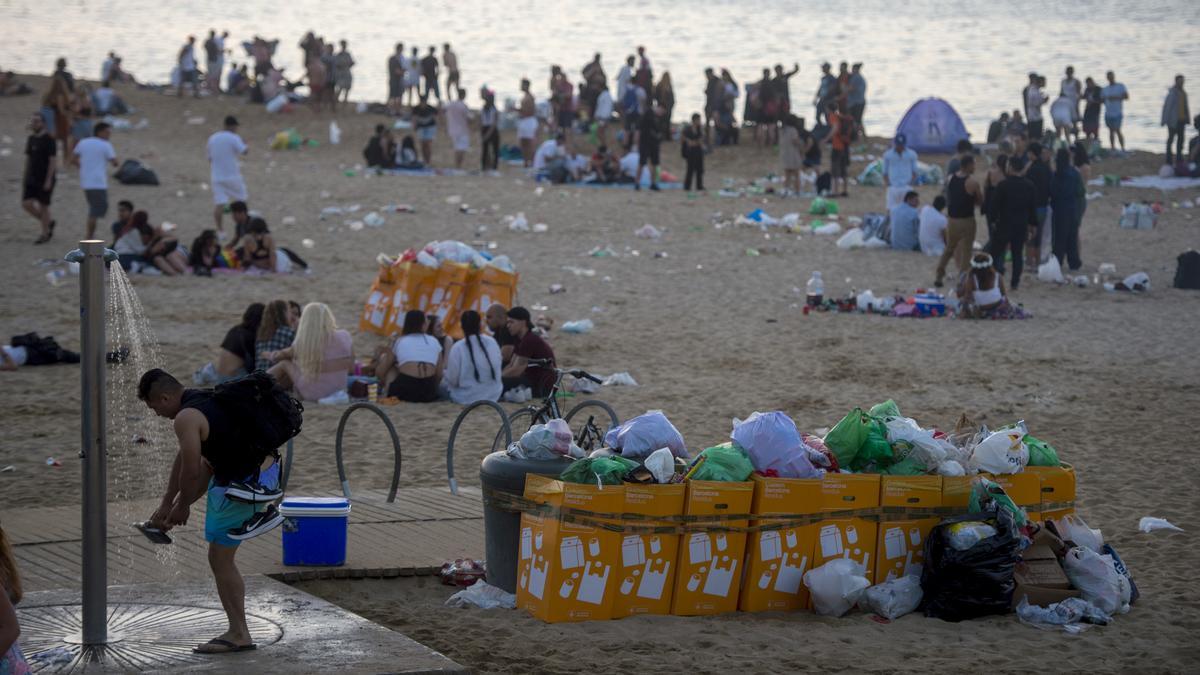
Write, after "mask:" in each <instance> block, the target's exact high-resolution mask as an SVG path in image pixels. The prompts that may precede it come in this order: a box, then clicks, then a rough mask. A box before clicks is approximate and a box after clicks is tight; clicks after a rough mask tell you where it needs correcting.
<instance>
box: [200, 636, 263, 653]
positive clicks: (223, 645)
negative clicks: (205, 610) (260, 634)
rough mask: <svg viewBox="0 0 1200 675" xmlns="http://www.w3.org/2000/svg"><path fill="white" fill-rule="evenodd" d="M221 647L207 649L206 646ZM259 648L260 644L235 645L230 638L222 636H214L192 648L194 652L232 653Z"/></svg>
mask: <svg viewBox="0 0 1200 675" xmlns="http://www.w3.org/2000/svg"><path fill="white" fill-rule="evenodd" d="M209 646H212V647H219V649H205V647H209ZM255 649H258V645H256V644H254V643H250V644H248V645H235V644H234V643H232V642H230V641H229V640H224V639H222V638H213V639H211V640H209V641H208V642H205V643H204V644H202V645H200V646H199V647H196V648H194V649H192V653H193V654H232V653H234V652H249V651H254V650H255Z"/></svg>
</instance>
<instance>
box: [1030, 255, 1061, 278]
mask: <svg viewBox="0 0 1200 675" xmlns="http://www.w3.org/2000/svg"><path fill="white" fill-rule="evenodd" d="M1037 275H1038V280H1039V281H1046V282H1049V283H1052V284H1061V283H1063V282H1064V279H1063V273H1062V265H1059V264H1058V258H1055V257H1054V256H1050V259H1049V260H1047V261H1046V262H1044V263H1042V264H1041V265H1038V272H1037Z"/></svg>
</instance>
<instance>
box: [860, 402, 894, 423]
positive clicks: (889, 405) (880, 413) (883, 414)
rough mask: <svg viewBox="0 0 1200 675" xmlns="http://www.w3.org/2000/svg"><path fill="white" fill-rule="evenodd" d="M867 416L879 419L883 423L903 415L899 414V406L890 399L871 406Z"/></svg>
mask: <svg viewBox="0 0 1200 675" xmlns="http://www.w3.org/2000/svg"><path fill="white" fill-rule="evenodd" d="M867 414H868V415H870V416H871V417H876V418H880V419H882V420H883V421H885V422H886V421H887V420H890V419H892V418H894V417H903V415H901V414H900V406H898V405H896V402H895V401H893V400H892V399H890V398H889V399H888V400H886V401H884V402H883V403H876V404H875V405H873V406H871V409H870V410H868V411H867Z"/></svg>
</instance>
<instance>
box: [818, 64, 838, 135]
mask: <svg viewBox="0 0 1200 675" xmlns="http://www.w3.org/2000/svg"><path fill="white" fill-rule="evenodd" d="M830 68H831V66H830V65H829V62H828V61H826V62H825V63H822V64H821V82H820V84H819V85H818V86H817V93H816V95H815V96H813V105H814V106H815V107H816V109H817V111H816V114H815V115H813V124H814V125H817V124H820V123H821V121H822V120H824V121H825V123H826V124H828V123H829V118H827V117H826V116H825V114H826V112H827V110H828V108H829V103H830V101H833V100H834V99H835V98H836V97H837V91H836V90H837V78H836V77H834V76H833V73H831V72H829V70H830Z"/></svg>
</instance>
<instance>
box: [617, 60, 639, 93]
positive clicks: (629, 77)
mask: <svg viewBox="0 0 1200 675" xmlns="http://www.w3.org/2000/svg"><path fill="white" fill-rule="evenodd" d="M635 61H636V59H634V57H633V56H632V55H630V56H628V57H626V58H625V65H623V66H621V69H620V70H619V71H617V100H618V101H621V102H624V101H625V95H626V94H627V93H629V85H630V84H632V83H633V64H634V62H635Z"/></svg>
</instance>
